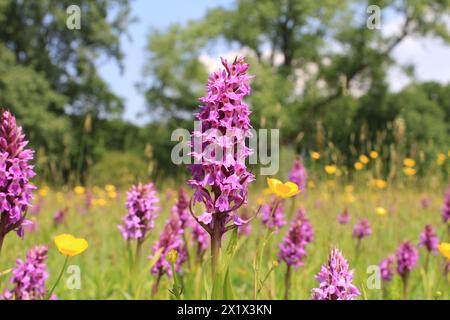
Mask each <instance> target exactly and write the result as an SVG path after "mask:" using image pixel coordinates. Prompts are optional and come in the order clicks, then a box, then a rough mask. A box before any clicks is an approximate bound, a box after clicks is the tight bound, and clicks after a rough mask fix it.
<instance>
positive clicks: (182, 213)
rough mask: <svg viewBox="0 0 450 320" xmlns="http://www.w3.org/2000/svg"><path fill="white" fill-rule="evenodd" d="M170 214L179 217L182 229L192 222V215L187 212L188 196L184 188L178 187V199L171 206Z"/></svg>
mask: <svg viewBox="0 0 450 320" xmlns="http://www.w3.org/2000/svg"><path fill="white" fill-rule="evenodd" d="M172 214H173V215H176V216H177V217H178V218H179V219H180V222H181V228H183V229H186V228H187V227H189V226H190V224H191V223H192V216H191V213H190V212H189V197H188V194H187V192H186V190H185V189H184V188H180V190H179V191H178V199H177V202H176V203H175V204H174V205H173V207H172Z"/></svg>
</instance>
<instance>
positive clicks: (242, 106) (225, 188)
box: [188, 58, 254, 242]
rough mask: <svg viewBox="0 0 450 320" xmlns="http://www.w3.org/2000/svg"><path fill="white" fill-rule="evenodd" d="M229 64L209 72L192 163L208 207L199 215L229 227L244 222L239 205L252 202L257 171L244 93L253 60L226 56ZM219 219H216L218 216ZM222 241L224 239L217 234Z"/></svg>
mask: <svg viewBox="0 0 450 320" xmlns="http://www.w3.org/2000/svg"><path fill="white" fill-rule="evenodd" d="M222 64H223V66H224V68H225V69H223V70H219V71H216V72H214V73H212V74H211V75H210V76H209V80H208V84H207V93H206V95H205V96H204V97H202V98H200V101H201V102H202V105H201V106H200V108H201V109H200V111H199V112H198V113H197V114H196V117H197V119H198V120H199V121H200V126H196V128H195V130H194V132H193V133H192V141H191V147H192V152H191V153H190V155H191V156H193V158H194V164H193V165H191V166H190V170H191V173H192V176H193V178H192V179H191V180H189V181H188V183H189V185H191V186H192V188H193V189H194V190H195V193H194V197H193V199H194V203H195V202H202V203H204V205H205V209H206V211H205V213H203V214H202V215H201V216H200V217H199V218H198V220H199V221H200V222H201V223H202V225H203V226H208V227H209V228H210V229H211V228H213V227H214V228H216V229H217V231H216V234H223V233H225V224H226V223H227V222H229V221H231V222H233V223H234V224H235V225H240V224H241V223H242V222H241V221H240V219H239V218H238V217H237V215H236V214H235V211H236V210H237V209H238V208H239V207H240V206H241V205H242V204H244V203H247V197H248V190H247V187H248V184H249V183H250V182H252V181H253V180H254V175H253V174H252V173H250V172H249V171H247V167H246V165H245V159H246V158H247V157H248V156H249V155H250V154H251V150H250V149H249V148H248V147H247V146H246V145H245V139H246V138H248V137H250V135H251V132H250V129H251V126H250V118H249V115H250V110H249V107H248V105H247V104H246V103H245V102H244V101H243V98H244V97H245V96H247V95H249V94H250V91H251V89H250V85H249V80H250V79H251V76H249V75H247V70H248V67H249V66H248V64H246V63H245V62H244V59H243V58H236V59H235V60H234V62H233V63H228V62H227V61H226V60H225V59H222ZM213 221H214V222H213ZM216 241H218V242H220V239H216Z"/></svg>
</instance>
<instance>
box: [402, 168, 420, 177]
mask: <svg viewBox="0 0 450 320" xmlns="http://www.w3.org/2000/svg"><path fill="white" fill-rule="evenodd" d="M403 173H404V174H406V175H407V176H413V175H415V174H416V173H417V171H416V169H414V168H403Z"/></svg>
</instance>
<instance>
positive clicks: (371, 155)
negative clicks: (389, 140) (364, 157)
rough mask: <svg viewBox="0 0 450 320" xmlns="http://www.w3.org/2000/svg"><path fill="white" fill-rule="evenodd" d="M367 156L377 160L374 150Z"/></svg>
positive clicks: (376, 153)
mask: <svg viewBox="0 0 450 320" xmlns="http://www.w3.org/2000/svg"><path fill="white" fill-rule="evenodd" d="M369 155H370V157H371V158H372V159H376V158H378V152H376V151H375V150H374V151H370V153H369Z"/></svg>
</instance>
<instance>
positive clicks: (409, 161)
mask: <svg viewBox="0 0 450 320" xmlns="http://www.w3.org/2000/svg"><path fill="white" fill-rule="evenodd" d="M403 165H404V166H405V167H408V168H412V167H414V166H415V165H416V161H415V160H414V159H411V158H405V159H403Z"/></svg>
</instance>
